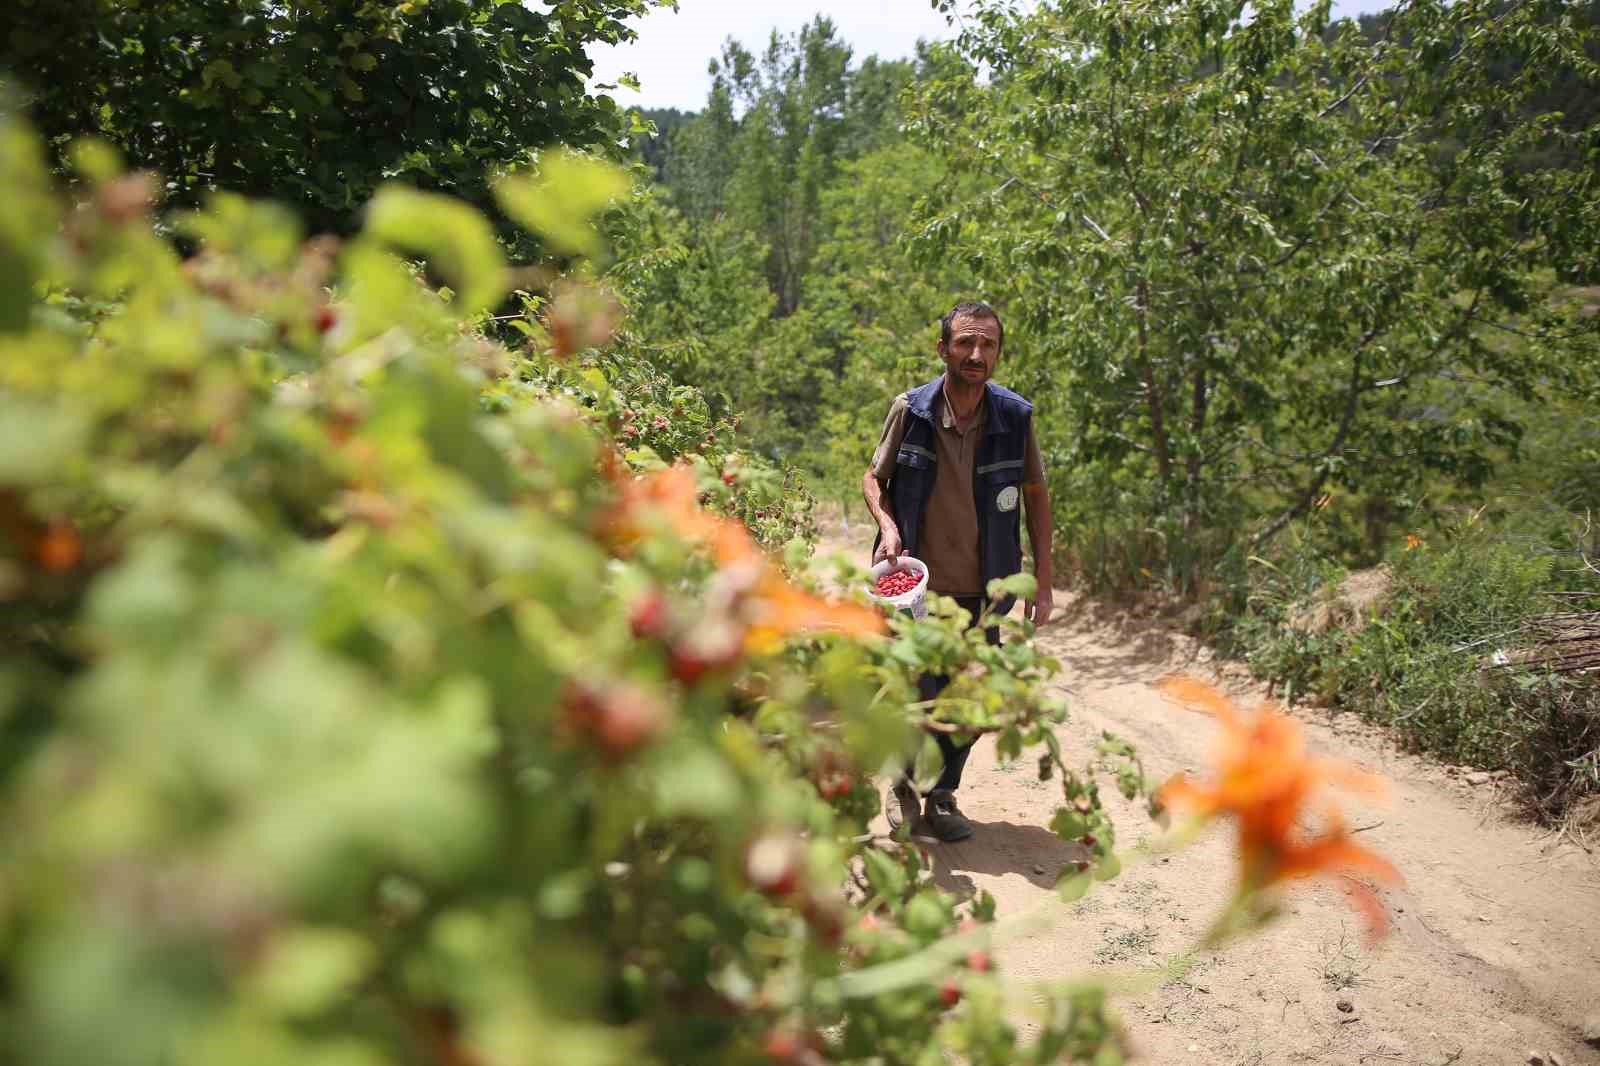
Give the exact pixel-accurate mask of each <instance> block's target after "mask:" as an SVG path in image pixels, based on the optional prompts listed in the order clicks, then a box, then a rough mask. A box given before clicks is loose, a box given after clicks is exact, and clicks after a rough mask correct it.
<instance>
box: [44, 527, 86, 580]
mask: <svg viewBox="0 0 1600 1066" xmlns="http://www.w3.org/2000/svg"><path fill="white" fill-rule="evenodd" d="M33 554H34V557H35V558H36V559H38V560H39V565H40V566H41V567H43V568H44V569H45V570H48V571H49V572H50V573H52V574H59V573H63V572H65V571H67V570H71V569H72V568H73V567H75V566H77V565H78V560H80V559H82V558H83V541H82V540H81V539H80V538H79V537H78V530H77V528H76V527H74V526H73V524H72V523H71V522H67V521H57V522H52V523H51V524H50V527H49V528H48V529H46V530H45V531H44V533H43V534H41V535H40V537H39V539H38V540H37V541H36V542H35V543H34V546H33Z"/></svg>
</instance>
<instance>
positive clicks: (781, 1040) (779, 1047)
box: [761, 1029, 805, 1063]
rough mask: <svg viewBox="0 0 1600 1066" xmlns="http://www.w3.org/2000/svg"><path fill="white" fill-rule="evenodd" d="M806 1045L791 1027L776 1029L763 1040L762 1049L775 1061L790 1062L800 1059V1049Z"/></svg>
mask: <svg viewBox="0 0 1600 1066" xmlns="http://www.w3.org/2000/svg"><path fill="white" fill-rule="evenodd" d="M804 1046H805V1045H804V1044H802V1043H800V1037H799V1035H798V1034H797V1033H795V1032H794V1031H793V1030H790V1029H774V1030H772V1031H771V1032H769V1033H768V1034H767V1038H766V1040H764V1041H762V1044H761V1050H762V1051H765V1052H766V1053H767V1058H769V1059H771V1060H772V1061H773V1062H781V1063H790V1062H795V1061H797V1060H798V1059H799V1056H800V1051H801V1049H802V1048H803V1047H804Z"/></svg>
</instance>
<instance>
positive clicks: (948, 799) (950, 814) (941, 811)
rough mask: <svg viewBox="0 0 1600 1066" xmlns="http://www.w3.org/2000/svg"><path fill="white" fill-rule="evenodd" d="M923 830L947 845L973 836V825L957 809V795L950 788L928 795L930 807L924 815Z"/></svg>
mask: <svg viewBox="0 0 1600 1066" xmlns="http://www.w3.org/2000/svg"><path fill="white" fill-rule="evenodd" d="M922 830H923V831H924V832H926V833H929V834H931V835H932V836H933V837H934V838H935V839H937V840H942V841H944V842H945V843H946V844H954V843H955V842H956V841H958V840H965V839H967V838H968V837H969V836H971V835H972V823H971V822H969V821H967V818H966V815H964V814H962V813H961V811H960V809H959V808H958V807H956V794H955V793H954V792H953V791H951V790H950V789H948V788H936V789H934V790H933V791H932V792H930V793H928V807H927V810H926V811H924V812H923V815H922Z"/></svg>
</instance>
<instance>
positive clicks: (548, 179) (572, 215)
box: [494, 149, 630, 258]
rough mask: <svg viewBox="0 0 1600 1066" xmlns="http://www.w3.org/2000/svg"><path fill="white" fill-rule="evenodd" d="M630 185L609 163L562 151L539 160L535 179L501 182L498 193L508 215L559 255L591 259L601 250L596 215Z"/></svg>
mask: <svg viewBox="0 0 1600 1066" xmlns="http://www.w3.org/2000/svg"><path fill="white" fill-rule="evenodd" d="M629 184H630V182H629V179H628V176H627V175H626V174H625V173H623V172H622V171H621V170H619V169H617V168H616V167H614V166H612V165H611V164H609V163H606V162H603V161H601V160H599V159H594V158H592V157H590V156H586V155H581V154H579V153H577V152H573V151H570V150H566V149H562V150H559V151H555V152H549V153H546V154H545V155H544V156H543V157H541V158H540V160H539V167H538V170H537V172H536V173H535V174H532V175H530V174H515V175H512V176H510V177H507V178H503V179H501V180H500V181H499V182H497V183H496V184H495V188H494V191H495V196H496V198H497V199H498V200H499V202H500V206H501V208H502V209H504V211H505V212H506V214H508V215H510V216H511V217H512V218H513V219H515V220H516V221H517V222H518V223H520V224H521V225H522V226H524V227H526V228H527V229H529V230H531V231H533V232H534V233H537V234H538V235H540V236H541V237H543V238H545V240H547V241H548V242H549V243H550V245H551V246H552V247H553V248H555V249H556V250H557V251H560V252H566V253H570V254H575V255H583V256H587V257H590V258H593V257H595V256H597V255H599V253H600V250H601V240H600V234H599V232H598V231H597V230H596V229H595V227H594V224H593V219H594V216H595V215H597V214H599V213H600V212H601V211H602V210H604V209H605V208H606V207H607V206H608V205H610V204H611V203H612V202H613V201H615V200H616V199H618V198H619V197H621V196H622V195H623V194H624V193H626V192H627V191H628V187H629Z"/></svg>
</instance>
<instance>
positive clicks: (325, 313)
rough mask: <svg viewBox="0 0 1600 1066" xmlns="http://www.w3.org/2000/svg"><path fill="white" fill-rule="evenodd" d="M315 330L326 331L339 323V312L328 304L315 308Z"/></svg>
mask: <svg viewBox="0 0 1600 1066" xmlns="http://www.w3.org/2000/svg"><path fill="white" fill-rule="evenodd" d="M316 324H317V332H318V333H327V332H328V331H329V330H331V329H332V328H333V327H334V326H336V325H338V324H339V313H338V312H337V311H335V310H334V309H333V307H332V306H331V305H329V304H323V305H322V306H321V307H319V308H317V323H316Z"/></svg>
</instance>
